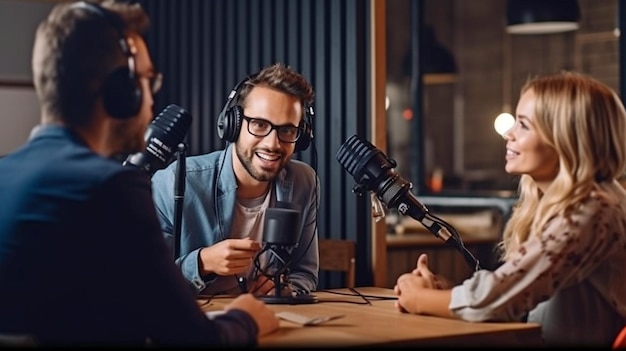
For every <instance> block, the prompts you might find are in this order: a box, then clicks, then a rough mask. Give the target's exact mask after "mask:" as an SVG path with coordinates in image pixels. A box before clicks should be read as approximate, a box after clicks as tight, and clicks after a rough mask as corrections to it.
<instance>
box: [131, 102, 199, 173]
mask: <svg viewBox="0 0 626 351" xmlns="http://www.w3.org/2000/svg"><path fill="white" fill-rule="evenodd" d="M191 120H192V118H191V114H190V113H189V112H187V111H186V110H185V109H184V108H182V107H180V106H177V105H174V104H171V105H169V106H167V107H166V108H165V109H164V110H163V111H162V112H161V113H160V114H159V115H157V116H156V118H155V119H154V121H152V123H151V124H150V125H149V126H148V129H147V130H146V133H145V140H146V150H144V151H142V152H138V153H136V154H132V155H129V156H128V157H127V158H126V160H125V161H124V163H123V165H124V166H133V167H137V168H139V169H143V170H144V171H146V172H147V173H148V175H149V176H150V177H152V175H154V172H156V171H157V170H159V169H163V168H165V167H166V166H167V165H168V164H169V162H170V161H171V159H172V157H173V155H174V153H175V152H176V151H178V144H179V143H181V142H182V141H183V139H184V138H185V135H186V134H187V131H189V127H190V126H191Z"/></svg>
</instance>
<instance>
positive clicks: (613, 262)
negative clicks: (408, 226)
mask: <svg viewBox="0 0 626 351" xmlns="http://www.w3.org/2000/svg"><path fill="white" fill-rule="evenodd" d="M600 194H602V195H600ZM449 308H450V310H451V311H452V312H453V313H454V314H455V315H456V316H457V317H458V318H460V319H463V320H467V321H520V320H523V319H524V318H525V317H526V316H527V320H528V322H534V323H539V324H540V325H541V328H542V334H543V338H544V341H545V342H546V344H548V345H575V346H585V345H587V346H604V347H606V346H610V345H611V343H612V341H613V339H614V338H615V336H616V335H617V333H618V331H619V330H620V329H621V327H622V326H623V325H625V324H626V192H624V190H623V189H622V188H621V186H619V185H618V184H617V183H614V184H611V185H605V186H603V190H600V191H598V192H594V193H592V194H590V195H589V197H588V198H587V200H586V201H584V203H583V204H581V206H579V208H577V209H576V210H574V211H573V212H572V213H570V214H569V215H568V216H561V217H556V218H553V219H552V220H551V221H550V222H549V223H548V224H547V225H546V227H545V229H544V231H543V232H542V233H541V235H539V236H537V235H536V236H534V237H531V238H529V239H528V240H527V241H526V242H525V243H524V244H523V245H522V246H521V247H520V249H519V250H518V252H517V253H515V255H514V256H513V257H512V258H511V259H510V260H508V261H507V262H505V263H503V264H502V265H501V266H500V267H498V268H497V269H496V270H495V271H487V270H480V271H477V272H475V273H474V275H473V276H472V277H470V278H469V279H467V280H465V281H464V282H463V283H462V284H461V285H458V286H456V287H454V288H453V289H452V299H451V302H450V305H449Z"/></svg>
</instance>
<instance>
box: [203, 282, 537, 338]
mask: <svg viewBox="0 0 626 351" xmlns="http://www.w3.org/2000/svg"><path fill="white" fill-rule="evenodd" d="M356 290H357V291H358V292H359V293H360V294H362V295H363V296H364V297H365V298H366V299H367V300H368V301H369V303H371V305H370V304H368V303H367V302H366V301H365V299H364V298H363V297H361V296H358V295H356V294H354V293H353V292H351V291H350V290H348V289H333V290H327V291H318V292H315V295H316V296H317V297H318V298H319V302H318V303H315V304H301V305H287V304H271V305H269V306H270V308H272V309H273V310H274V311H276V312H279V311H291V312H296V313H298V314H302V315H306V316H308V317H316V316H333V315H339V314H340V315H344V317H342V318H338V319H334V320H331V321H328V322H326V323H323V324H321V325H316V326H302V325H299V324H295V323H292V322H288V321H284V320H281V322H280V328H279V330H278V331H276V332H274V333H272V334H270V335H267V336H264V337H262V338H261V339H260V340H259V346H260V347H262V348H264V347H328V346H409V345H410V346H418V345H419V346H423V345H427V346H459V347H467V346H483V347H485V346H531V347H532V346H535V347H537V346H541V340H540V328H539V326H538V325H537V324H529V323H470V322H463V321H459V320H453V319H447V318H439V317H430V316H421V315H412V314H406V313H400V312H398V311H397V310H396V309H395V307H394V298H395V295H394V294H393V290H391V289H385V288H375V287H358V288H356ZM339 293H341V295H340V294H339ZM231 300H232V297H220V296H217V297H214V298H213V299H212V300H211V301H209V302H207V301H206V300H201V299H200V300H198V302H199V304H200V305H201V306H202V307H203V309H204V310H205V311H212V310H220V309H222V308H223V306H224V305H225V304H227V303H228V302H230V301H231Z"/></svg>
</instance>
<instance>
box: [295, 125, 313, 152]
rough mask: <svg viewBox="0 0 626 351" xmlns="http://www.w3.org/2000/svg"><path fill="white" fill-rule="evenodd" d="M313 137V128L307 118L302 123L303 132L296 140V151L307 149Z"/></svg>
mask: <svg viewBox="0 0 626 351" xmlns="http://www.w3.org/2000/svg"><path fill="white" fill-rule="evenodd" d="M311 139H313V130H312V128H311V124H310V123H309V121H308V120H305V121H303V123H302V132H301V134H300V137H299V138H298V140H296V147H295V150H294V152H298V151H304V150H306V149H307V148H308V147H309V144H311Z"/></svg>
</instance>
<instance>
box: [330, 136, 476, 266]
mask: <svg viewBox="0 0 626 351" xmlns="http://www.w3.org/2000/svg"><path fill="white" fill-rule="evenodd" d="M336 156H337V161H338V162H339V164H341V166H342V167H343V168H345V169H346V171H348V173H350V174H351V175H352V176H353V177H354V180H355V181H356V183H357V185H356V186H355V188H354V189H353V191H354V192H355V193H358V194H360V195H362V194H363V192H364V190H367V191H370V192H373V193H374V194H375V195H376V197H377V198H378V199H379V200H381V201H382V202H383V203H384V204H385V205H386V206H387V208H396V209H398V212H400V213H401V214H403V215H408V216H410V217H411V218H413V219H415V220H417V221H418V222H420V223H421V224H422V225H423V226H424V227H425V228H426V229H428V231H430V232H431V233H433V234H434V235H435V236H436V237H438V238H440V239H441V240H443V241H444V242H446V243H447V244H450V245H452V246H454V247H456V248H458V249H459V250H461V252H462V253H463V254H464V255H465V258H466V260H467V262H468V263H469V264H470V265H471V266H472V268H475V269H478V268H479V266H478V261H477V260H476V259H475V258H474V257H473V256H472V254H471V253H470V252H469V251H467V249H465V246H464V245H463V242H462V241H461V239H460V236H459V235H458V234H456V231H455V230H454V228H452V227H451V226H450V225H449V224H447V223H445V222H444V221H443V220H441V219H440V218H438V217H436V216H433V215H431V214H430V213H429V211H428V209H427V208H426V206H424V204H422V203H421V202H420V201H419V200H418V199H417V198H416V197H415V195H413V193H411V188H412V187H413V184H411V183H410V182H409V181H407V180H406V179H404V178H402V177H401V176H400V175H399V174H398V173H397V172H396V171H395V169H394V168H395V167H396V161H395V160H393V159H390V158H388V157H387V156H386V155H385V154H384V153H383V152H382V151H380V150H379V149H377V148H376V147H374V145H372V144H371V143H370V142H369V141H367V140H363V139H361V138H359V137H358V136H357V135H353V136H351V137H350V138H348V140H346V142H345V143H344V144H343V145H341V147H340V148H339V150H338V151H337V155H336ZM451 231H452V232H454V233H455V234H456V235H453V234H452V232H451Z"/></svg>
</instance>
